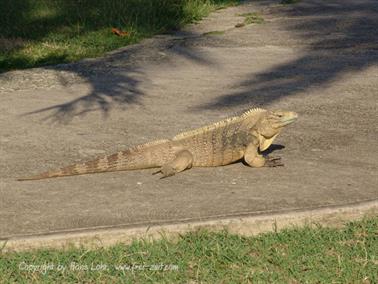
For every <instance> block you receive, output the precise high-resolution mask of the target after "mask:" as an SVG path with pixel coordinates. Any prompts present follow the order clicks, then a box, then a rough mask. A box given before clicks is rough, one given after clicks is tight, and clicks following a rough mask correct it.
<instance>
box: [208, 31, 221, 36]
mask: <svg viewBox="0 0 378 284" xmlns="http://www.w3.org/2000/svg"><path fill="white" fill-rule="evenodd" d="M224 33H225V31H211V32H207V33H204V34H203V35H205V36H220V35H224Z"/></svg>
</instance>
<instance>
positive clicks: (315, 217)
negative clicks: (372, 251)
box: [0, 199, 378, 252]
mask: <svg viewBox="0 0 378 284" xmlns="http://www.w3.org/2000/svg"><path fill="white" fill-rule="evenodd" d="M365 216H378V199H376V200H370V201H365V202H360V203H355V204H349V205H344V206H332V207H323V208H314V209H310V210H298V211H291V212H279V213H273V214H256V215H249V216H232V217H228V218H220V219H216V220H205V221H195V222H182V223H175V224H159V225H153V226H145V225H142V226H134V227H124V228H121V227H110V228H101V229H90V230H85V231H80V232H74V231H72V232H64V233H51V234H45V235H34V236H25V237H14V238H9V239H6V240H0V252H12V251H25V250H33V249H40V248H59V249H66V248H70V247H85V248H89V249H95V248H100V247H108V246H111V245H115V244H117V243H124V244H130V243H131V242H132V241H133V240H135V239H140V238H145V239H159V238H161V237H163V236H165V237H167V238H170V239H174V238H175V237H178V236H179V235H180V234H183V233H187V232H190V231H195V230H198V229H207V230H209V231H221V230H225V229H226V230H228V231H229V232H230V233H234V234H240V235H243V236H253V235H257V234H260V233H264V232H269V231H280V230H282V229H284V228H289V227H292V226H304V225H306V224H307V225H314V224H320V225H323V226H328V227H341V226H343V225H344V224H345V223H346V222H350V221H354V220H359V219H362V218H363V217H365Z"/></svg>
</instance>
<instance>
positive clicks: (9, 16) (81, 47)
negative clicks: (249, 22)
mask: <svg viewBox="0 0 378 284" xmlns="http://www.w3.org/2000/svg"><path fill="white" fill-rule="evenodd" d="M237 2H238V0H154V1H152V0H96V1H91V0H80V1H79V0H1V8H0V72H1V71H6V70H11V69H20V68H29V67H35V66H41V65H47V64H55V63H62V62H72V61H76V60H79V59H82V58H85V57H96V56H100V55H102V54H104V52H107V51H110V50H113V49H116V48H119V47H121V46H125V45H128V44H132V43H136V42H138V41H140V40H141V39H143V38H146V37H150V36H152V35H154V34H157V33H163V32H166V31H170V30H174V29H177V28H179V27H181V26H183V25H185V24H187V23H192V22H196V21H198V20H200V19H201V18H202V17H204V16H206V15H208V14H209V13H210V12H211V11H214V10H216V9H221V8H224V7H226V6H229V5H234V4H237ZM112 27H115V28H118V29H121V30H123V31H127V32H129V35H128V36H125V37H118V36H115V35H114V34H112V33H111V28H112Z"/></svg>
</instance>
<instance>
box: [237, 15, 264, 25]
mask: <svg viewBox="0 0 378 284" xmlns="http://www.w3.org/2000/svg"><path fill="white" fill-rule="evenodd" d="M238 16H240V17H244V21H243V23H239V24H237V25H236V27H243V26H246V25H250V24H262V23H264V18H263V17H262V16H261V15H260V14H259V13H256V12H252V13H245V14H239V15H238Z"/></svg>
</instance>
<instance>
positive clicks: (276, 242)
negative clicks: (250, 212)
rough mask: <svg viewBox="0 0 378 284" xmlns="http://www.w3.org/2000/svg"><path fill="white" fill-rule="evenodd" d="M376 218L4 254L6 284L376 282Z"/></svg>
mask: <svg viewBox="0 0 378 284" xmlns="http://www.w3.org/2000/svg"><path fill="white" fill-rule="evenodd" d="M377 265H378V217H375V218H370V219H364V220H362V221H358V222H352V223H349V224H347V225H346V227H344V228H342V229H331V228H324V227H321V226H311V227H310V226H308V227H305V228H291V229H287V230H284V231H281V232H278V233H277V232H272V233H266V234H262V235H259V236H256V237H241V236H238V235H232V234H230V233H227V232H225V231H224V232H219V233H211V232H207V231H198V232H193V233H189V234H185V235H182V236H180V237H179V238H178V240H176V241H172V240H168V239H166V238H163V239H162V240H158V241H148V240H139V241H134V242H133V243H132V244H131V245H122V244H119V245H116V246H113V247H110V248H106V249H105V248H100V249H96V250H86V249H84V248H81V249H75V248H70V249H67V250H65V251H62V250H37V251H32V252H20V253H2V254H1V258H0V275H1V277H2V278H1V279H2V280H3V281H5V282H7V281H8V282H9V283H19V282H21V283H30V282H34V283H40V282H46V283H50V282H51V283H53V282H55V283H56V282H58V283H78V282H79V283H94V282H96V283H97V282H100V283H109V282H111V283H113V282H119V281H120V279H122V282H124V283H189V282H193V283H194V281H196V283H197V282H198V283H200V282H201V283H202V282H204V283H248V282H250V283H377V282H378V274H377Z"/></svg>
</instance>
